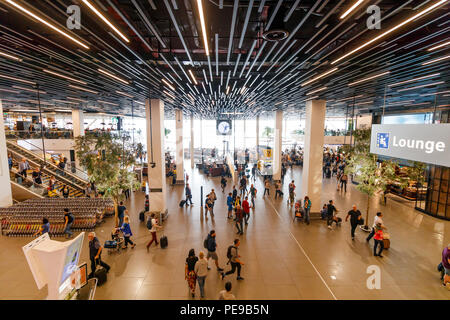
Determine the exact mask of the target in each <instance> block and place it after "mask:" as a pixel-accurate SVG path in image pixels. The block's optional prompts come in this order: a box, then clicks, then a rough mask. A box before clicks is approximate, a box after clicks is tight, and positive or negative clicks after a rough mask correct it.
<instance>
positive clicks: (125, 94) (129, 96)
mask: <svg viewBox="0 0 450 320" xmlns="http://www.w3.org/2000/svg"><path fill="white" fill-rule="evenodd" d="M116 93H118V94H121V95H123V96H125V97H128V98H131V99H133V98H134V97H133V96H132V95H129V94H128V93H125V92H122V91H119V90H116Z"/></svg>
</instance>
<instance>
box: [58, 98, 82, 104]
mask: <svg viewBox="0 0 450 320" xmlns="http://www.w3.org/2000/svg"><path fill="white" fill-rule="evenodd" d="M52 101H55V102H60V103H66V104H78V102H72V101H64V100H57V99H52Z"/></svg>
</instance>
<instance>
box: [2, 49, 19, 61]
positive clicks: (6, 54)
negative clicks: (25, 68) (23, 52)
mask: <svg viewBox="0 0 450 320" xmlns="http://www.w3.org/2000/svg"><path fill="white" fill-rule="evenodd" d="M0 56H2V57H5V58H8V59H12V60H16V61H20V62H22V61H23V59H21V58H19V57H16V56H13V55H11V54H8V53H5V52H2V51H0Z"/></svg>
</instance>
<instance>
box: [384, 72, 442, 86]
mask: <svg viewBox="0 0 450 320" xmlns="http://www.w3.org/2000/svg"><path fill="white" fill-rule="evenodd" d="M439 75H440V73H433V74H430V75H428V76H423V77H419V78H414V79H410V80H406V81H401V82H396V83H393V84H390V85H388V87H394V86H398V85H401V84H405V83H410V82H414V81H419V80H423V79H428V78H433V77H437V76H439Z"/></svg>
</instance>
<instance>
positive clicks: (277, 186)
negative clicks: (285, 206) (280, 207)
mask: <svg viewBox="0 0 450 320" xmlns="http://www.w3.org/2000/svg"><path fill="white" fill-rule="evenodd" d="M281 194H282V192H281V183H280V181H277V182H275V199H276V198H277V197H278V196H280V197H281Z"/></svg>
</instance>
